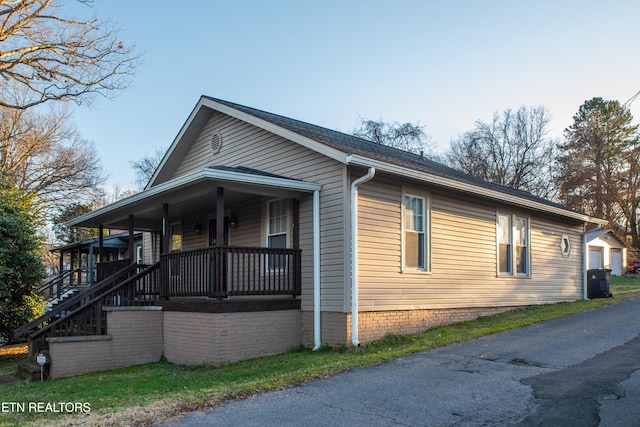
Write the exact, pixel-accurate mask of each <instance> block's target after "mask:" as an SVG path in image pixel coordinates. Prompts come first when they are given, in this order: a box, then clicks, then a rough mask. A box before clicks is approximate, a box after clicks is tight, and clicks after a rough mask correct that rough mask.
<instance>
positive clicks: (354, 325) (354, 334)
mask: <svg viewBox="0 0 640 427" xmlns="http://www.w3.org/2000/svg"><path fill="white" fill-rule="evenodd" d="M375 174H376V168H371V167H370V168H369V171H368V172H367V174H366V175H364V176H361V177H360V178H358V179H356V180H355V181H353V182H352V183H351V343H352V344H353V345H354V346H356V347H357V346H359V345H360V341H359V340H358V186H359V185H360V184H362V183H365V182H367V181H369V180H371V179H373V177H374V175H375Z"/></svg>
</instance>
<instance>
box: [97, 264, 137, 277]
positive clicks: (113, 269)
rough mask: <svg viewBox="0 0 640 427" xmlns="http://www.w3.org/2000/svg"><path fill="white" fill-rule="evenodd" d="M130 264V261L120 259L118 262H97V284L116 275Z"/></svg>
mask: <svg viewBox="0 0 640 427" xmlns="http://www.w3.org/2000/svg"><path fill="white" fill-rule="evenodd" d="M129 264H131V260H130V259H120V260H118V261H109V262H99V263H98V264H96V267H97V268H96V270H97V271H96V279H97V281H98V282H102V281H103V280H104V279H106V278H107V277H109V276H112V275H114V274H116V273H117V272H118V271H120V270H122V269H123V268H125V267H126V266H128V265H129Z"/></svg>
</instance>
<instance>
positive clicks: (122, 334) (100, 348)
mask: <svg viewBox="0 0 640 427" xmlns="http://www.w3.org/2000/svg"><path fill="white" fill-rule="evenodd" d="M105 310H106V311H107V335H92V336H71V337H60V338H48V341H49V357H50V358H51V365H50V371H49V374H50V377H51V378H62V377H69V376H73V375H80V374H85V373H88V372H95V371H104V370H107V369H117V368H124V367H126V366H131V365H140V364H144V363H150V362H157V361H158V360H160V357H161V356H162V311H160V307H117V308H116V307H114V308H108V307H106V308H105Z"/></svg>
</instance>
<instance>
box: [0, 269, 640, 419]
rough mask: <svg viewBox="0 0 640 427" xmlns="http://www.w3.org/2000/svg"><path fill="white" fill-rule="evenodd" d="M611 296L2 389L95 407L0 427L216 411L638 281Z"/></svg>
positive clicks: (526, 320)
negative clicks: (223, 360)
mask: <svg viewBox="0 0 640 427" xmlns="http://www.w3.org/2000/svg"><path fill="white" fill-rule="evenodd" d="M611 291H612V292H613V294H614V298H609V299H596V300H592V301H577V302H572V303H559V304H551V305H544V306H534V307H525V308H521V309H518V310H514V311H511V312H508V313H502V314H498V315H495V316H487V317H483V318H480V319H478V320H475V321H469V322H462V323H457V324H454V325H449V326H444V327H440V328H434V329H431V330H429V331H427V332H425V333H422V334H416V335H409V336H389V337H387V338H385V339H384V340H381V341H378V342H375V343H371V344H367V345H363V346H361V347H359V348H343V347H341V348H322V349H321V350H320V351H317V352H313V351H310V350H309V349H307V348H300V349H297V350H294V351H291V352H289V353H286V354H282V355H277V356H271V357H265V358H260V359H254V360H249V361H243V362H238V363H233V364H229V365H225V366H221V367H212V366H197V367H181V366H176V365H173V364H171V363H167V362H158V363H152V364H148V365H142V366H135V367H130V368H126V369H119V370H115V371H109V372H101V373H95V374H88V375H81V376H77V377H73V378H63V379H59V380H52V381H46V382H44V383H37V382H36V383H26V382H21V383H16V384H6V385H0V396H2V400H0V404H1V403H2V402H5V403H7V402H23V403H25V404H26V403H28V402H42V404H46V403H53V402H79V403H81V404H82V403H86V404H88V405H90V413H89V414H86V413H82V412H76V413H74V414H72V415H64V414H60V413H51V412H47V413H39V414H36V413H33V412H32V413H29V412H28V411H27V413H21V412H16V411H11V410H9V411H6V410H5V411H0V426H10V425H11V426H13V425H23V424H30V423H34V424H42V423H45V424H47V425H51V424H52V423H55V422H59V423H60V425H73V424H77V425H86V424H89V425H148V424H151V423H154V422H160V421H164V420H167V419H170V418H171V417H172V416H174V415H177V414H180V413H183V412H186V411H189V410H197V409H201V408H205V407H210V406H214V405H216V404H218V403H220V402H222V401H224V400H226V399H232V398H238V397H243V396H248V395H251V394H254V393H259V392H262V391H265V390H273V389H278V388H283V387H288V386H291V385H295V384H300V383H303V382H306V381H309V380H312V379H316V378H322V377H326V376H329V375H333V374H336V373H339V372H343V371H346V370H349V369H353V368H356V367H359V366H367V365H372V364H377V363H381V362H383V361H385V360H388V359H391V358H394V357H398V356H401V355H405V354H409V353H413V352H417V351H422V350H428V349H431V348H435V347H439V346H443V345H447V344H451V343H454V342H458V341H462V340H466V339H470V338H474V337H478V336H482V335H487V334H492V333H496V332H500V331H504V330H508V329H513V328H517V327H521V326H526V325H530V324H533V323H537V322H540V321H544V320H549V319H554V318H557V317H562V316H566V315H569V314H573V313H578V312H582V311H585V310H590V309H593V308H596V307H600V306H602V305H606V304H612V303H615V302H619V301H622V300H624V299H628V298H635V297H638V296H640V278H638V279H636V278H613V279H612V281H611ZM16 357H18V358H22V357H24V356H20V355H18V356H16V355H15V354H14V355H12V356H8V355H3V353H2V352H0V375H2V374H3V373H5V372H9V371H12V370H14V369H15V367H16V365H17V362H18V360H19V359H16ZM61 408H63V407H59V408H58V409H61ZM83 408H84V409H86V408H87V406H85V407H83ZM0 409H2V408H0ZM5 409H9V408H5ZM51 409H53V410H55V409H56V408H55V407H54V408H51Z"/></svg>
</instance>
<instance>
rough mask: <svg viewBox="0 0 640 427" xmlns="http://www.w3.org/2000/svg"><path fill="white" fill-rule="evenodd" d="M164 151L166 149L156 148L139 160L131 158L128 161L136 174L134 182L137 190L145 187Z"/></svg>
mask: <svg viewBox="0 0 640 427" xmlns="http://www.w3.org/2000/svg"><path fill="white" fill-rule="evenodd" d="M165 151H166V150H163V149H161V148H158V149H156V151H155V152H154V153H153V154H147V155H145V156H144V157H143V158H141V159H140V160H133V161H131V162H129V163H130V164H131V167H132V168H133V170H134V172H135V174H136V184H137V186H138V189H139V190H142V189H144V187H146V185H147V183H148V182H149V180H150V179H151V177H152V176H153V173H154V172H155V171H156V169H157V168H158V165H159V164H160V162H161V161H162V158H163V157H164V153H165Z"/></svg>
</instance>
